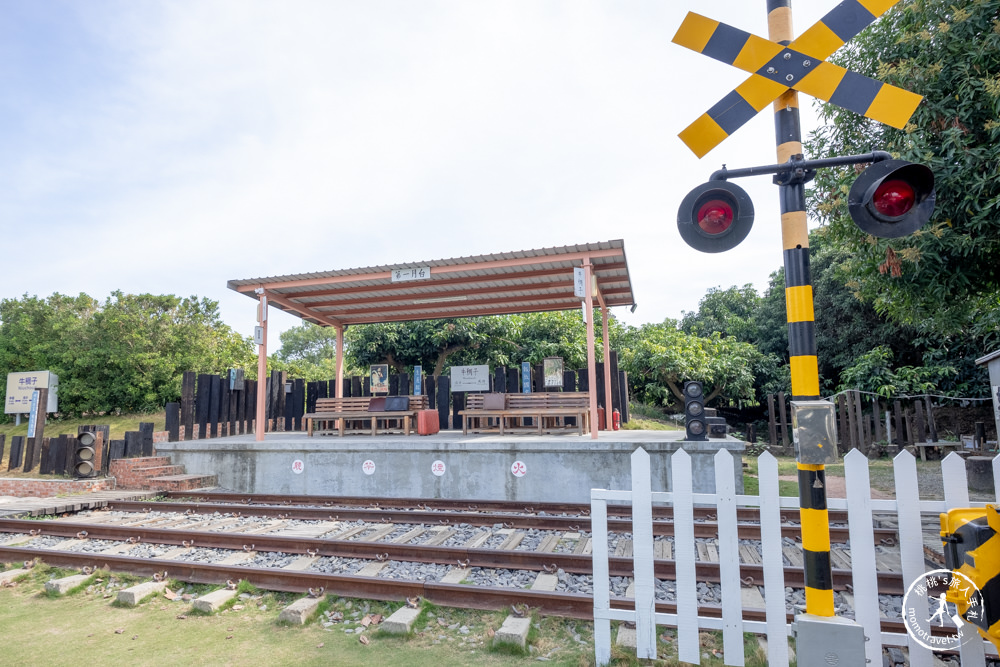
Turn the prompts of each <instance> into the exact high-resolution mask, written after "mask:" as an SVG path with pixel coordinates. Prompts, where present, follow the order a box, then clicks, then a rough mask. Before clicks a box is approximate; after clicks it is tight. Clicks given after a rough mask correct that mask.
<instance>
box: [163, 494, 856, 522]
mask: <svg viewBox="0 0 1000 667" xmlns="http://www.w3.org/2000/svg"><path fill="white" fill-rule="evenodd" d="M162 495H163V496H164V497H166V498H168V499H171V500H189V501H193V502H214V503H232V504H243V505H253V504H259V505H303V506H312V507H317V506H323V507H335V506H338V507H339V506H343V507H358V506H363V507H372V508H395V509H407V508H414V507H416V508H418V509H427V510H431V509H436V510H450V511H470V512H509V513H517V514H520V513H527V514H537V513H539V512H545V513H546V514H575V515H579V516H587V515H589V514H590V505H588V504H586V503H553V502H537V503H536V502H526V501H515V500H470V499H464V500H463V499H456V500H448V499H442V498H430V499H428V498H381V497H380V498H372V497H365V496H309V495H301V494H289V495H283V494H275V493H230V492H223V491H198V492H197V493H192V492H190V491H166V492H164V493H163V494H162ZM717 511H718V510H717V509H716V508H715V506H714V505H696V506H695V508H694V517H695V519H699V520H701V519H712V518H714V517H715V515H716V512H717ZM608 516H617V517H630V516H632V506H631V505H616V504H614V503H608ZM785 516H786V515H782V517H783V518H782V521H785V518H784V517H785ZM787 516H788V517H790V518H792V519H793V520H796V521H797V520H798V514H796V513H795V512H790V513H789V514H788V515H787ZM829 516H830V521H831V522H832V523H847V512H846V511H843V510H830V511H829ZM736 517H737V519H739V520H742V521H759V520H760V509H758V508H756V507H738V508H736ZM653 518H657V519H670V518H673V508H672V507H670V506H666V505H654V506H653Z"/></svg>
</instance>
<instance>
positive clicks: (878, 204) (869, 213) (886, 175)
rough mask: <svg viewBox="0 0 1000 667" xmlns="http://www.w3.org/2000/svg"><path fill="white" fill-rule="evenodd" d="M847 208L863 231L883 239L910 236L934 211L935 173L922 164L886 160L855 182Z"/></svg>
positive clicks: (872, 167) (873, 166) (871, 167)
mask: <svg viewBox="0 0 1000 667" xmlns="http://www.w3.org/2000/svg"><path fill="white" fill-rule="evenodd" d="M847 209H848V211H850V213H851V217H852V218H853V219H854V222H855V223H856V224H857V225H858V227H860V228H861V229H862V230H863V231H865V232H868V233H869V234H871V235H872V236H880V237H882V238H890V239H894V238H898V237H900V236H906V235H907V234H912V233H913V232H915V231H917V230H918V229H920V228H921V227H923V225H924V223H925V222H927V221H928V220H929V219H930V217H931V213H932V212H933V211H934V174H933V173H932V172H931V170H930V169H928V168H927V167H925V166H924V165H922V164H912V163H910V162H904V161H903V160H885V161H882V162H876V163H875V164H873V165H872V166H870V167H868V169H866V170H865V171H864V173H863V174H861V176H859V177H858V179H857V180H856V181H854V185H852V186H851V192H850V194H848V196H847Z"/></svg>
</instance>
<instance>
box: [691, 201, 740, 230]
mask: <svg viewBox="0 0 1000 667" xmlns="http://www.w3.org/2000/svg"><path fill="white" fill-rule="evenodd" d="M732 224H733V207H732V206H730V204H729V203H728V202H725V201H722V200H720V199H712V200H709V201H707V202H705V203H704V204H703V205H702V206H701V208H699V209H698V226H699V227H701V229H702V230H703V231H704V232H705V233H706V234H721V233H722V232H724V231H726V230H727V229H729V227H730V226H731V225H732Z"/></svg>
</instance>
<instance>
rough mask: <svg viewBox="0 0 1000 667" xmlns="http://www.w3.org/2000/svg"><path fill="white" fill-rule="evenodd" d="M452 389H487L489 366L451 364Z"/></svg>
mask: <svg viewBox="0 0 1000 667" xmlns="http://www.w3.org/2000/svg"><path fill="white" fill-rule="evenodd" d="M451 390H452V391H489V390H490V367H489V366H488V365H486V364H483V365H482V366H452V367H451Z"/></svg>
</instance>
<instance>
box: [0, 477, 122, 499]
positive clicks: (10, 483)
mask: <svg viewBox="0 0 1000 667" xmlns="http://www.w3.org/2000/svg"><path fill="white" fill-rule="evenodd" d="M114 488H115V480H113V479H108V478H102V479H76V480H63V479H56V480H51V479H17V478H11V477H8V478H0V495H2V496H16V497H18V498H25V497H34V498H52V497H54V496H60V495H72V494H74V493H90V492H91V491H106V490H110V489H114Z"/></svg>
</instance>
